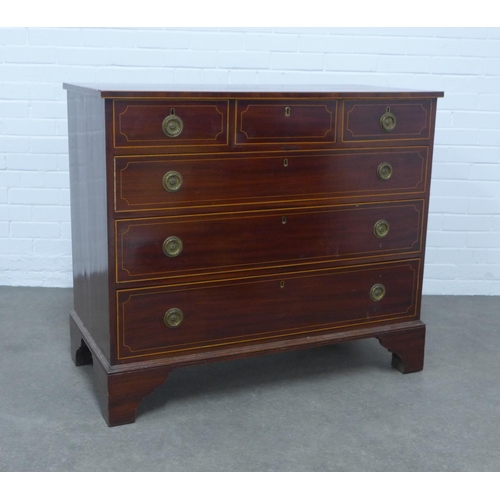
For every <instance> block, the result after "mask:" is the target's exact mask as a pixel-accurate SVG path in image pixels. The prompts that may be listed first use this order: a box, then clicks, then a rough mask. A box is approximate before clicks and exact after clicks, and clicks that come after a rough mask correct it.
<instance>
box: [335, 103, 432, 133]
mask: <svg viewBox="0 0 500 500" xmlns="http://www.w3.org/2000/svg"><path fill="white" fill-rule="evenodd" d="M430 118H431V101H430V100H415V101H414V100H390V99H389V100H382V99H381V100H377V101H345V103H344V112H343V130H342V140H343V141H344V142H349V141H372V140H375V141H394V140H404V139H428V138H429V134H430V130H431V128H430Z"/></svg>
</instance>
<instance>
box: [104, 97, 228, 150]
mask: <svg viewBox="0 0 500 500" xmlns="http://www.w3.org/2000/svg"><path fill="white" fill-rule="evenodd" d="M113 120H114V145H115V147H117V148H121V147H125V148H126V147H128V148H151V147H167V148H168V147H180V146H186V147H187V146H189V147H198V148H201V147H203V146H205V147H206V146H224V145H227V144H228V134H227V121H228V102H227V101H176V100H171V101H164V100H161V101H149V100H148V101H134V100H116V101H114V102H113Z"/></svg>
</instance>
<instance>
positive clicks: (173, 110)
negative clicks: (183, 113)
mask: <svg viewBox="0 0 500 500" xmlns="http://www.w3.org/2000/svg"><path fill="white" fill-rule="evenodd" d="M170 114H171V115H172V116H174V115H175V108H172V109H171V110H170Z"/></svg>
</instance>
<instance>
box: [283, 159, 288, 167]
mask: <svg viewBox="0 0 500 500" xmlns="http://www.w3.org/2000/svg"><path fill="white" fill-rule="evenodd" d="M283 166H284V167H288V158H285V159H284V160H283Z"/></svg>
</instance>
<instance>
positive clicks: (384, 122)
mask: <svg viewBox="0 0 500 500" xmlns="http://www.w3.org/2000/svg"><path fill="white" fill-rule="evenodd" d="M380 128H381V129H382V130H383V131H384V132H392V131H393V130H394V129H395V128H396V117H395V116H394V114H393V113H391V108H390V107H389V106H387V109H386V111H385V113H384V114H383V115H382V116H381V117H380Z"/></svg>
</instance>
